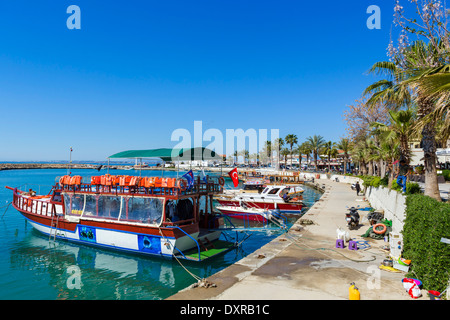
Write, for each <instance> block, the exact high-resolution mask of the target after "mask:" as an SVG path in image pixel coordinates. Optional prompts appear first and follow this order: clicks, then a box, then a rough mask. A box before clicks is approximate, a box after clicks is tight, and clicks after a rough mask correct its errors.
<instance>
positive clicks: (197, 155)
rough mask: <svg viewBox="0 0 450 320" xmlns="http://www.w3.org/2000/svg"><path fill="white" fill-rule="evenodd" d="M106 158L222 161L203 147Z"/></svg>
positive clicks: (149, 150) (158, 150)
mask: <svg viewBox="0 0 450 320" xmlns="http://www.w3.org/2000/svg"><path fill="white" fill-rule="evenodd" d="M108 158H109V159H118V158H127V159H142V158H160V159H161V160H163V161H180V160H184V161H189V160H222V158H221V156H219V155H218V154H216V152H214V151H213V150H211V149H208V148H204V147H199V148H183V149H171V148H161V149H148V150H128V151H122V152H119V153H116V154H113V155H112V156H109V157H108Z"/></svg>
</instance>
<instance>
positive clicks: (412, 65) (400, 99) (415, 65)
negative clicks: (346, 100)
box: [366, 41, 450, 201]
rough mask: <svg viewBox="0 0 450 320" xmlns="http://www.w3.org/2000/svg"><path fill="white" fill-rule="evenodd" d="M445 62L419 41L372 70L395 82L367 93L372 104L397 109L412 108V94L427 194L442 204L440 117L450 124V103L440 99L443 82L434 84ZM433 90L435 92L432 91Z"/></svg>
mask: <svg viewBox="0 0 450 320" xmlns="http://www.w3.org/2000/svg"><path fill="white" fill-rule="evenodd" d="M441 58H442V57H441V56H440V55H439V54H438V53H437V50H436V46H435V45H434V44H431V43H429V44H428V45H427V44H425V43H424V42H423V41H416V42H415V43H414V44H413V45H411V46H409V47H407V48H405V50H403V51H402V53H401V55H400V56H398V57H395V59H394V61H393V62H378V63H376V64H375V65H374V66H373V67H372V69H371V72H376V73H378V74H385V75H388V76H389V77H390V78H391V79H393V80H395V81H392V83H390V84H385V85H384V86H383V85H381V84H380V85H376V84H377V83H375V84H374V85H373V86H372V87H369V88H367V89H366V93H372V97H371V98H370V99H369V101H368V102H370V101H372V102H373V101H377V100H378V101H384V102H385V103H386V104H387V105H388V106H392V105H397V107H398V106H399V105H404V104H406V105H409V102H410V101H411V99H410V98H408V97H407V94H408V93H409V94H410V96H409V97H412V99H413V100H414V101H415V102H416V104H417V122H416V127H415V129H416V131H417V132H420V133H421V136H422V141H421V144H422V149H423V152H424V158H423V159H424V164H425V192H424V194H425V195H427V196H430V197H432V198H434V199H436V200H438V201H441V196H440V192H439V185H438V181H437V169H436V161H437V157H436V119H437V118H438V117H439V116H440V117H444V118H445V119H446V120H448V121H446V122H447V123H450V120H449V119H448V112H447V111H448V102H447V101H445V99H442V96H440V97H439V95H437V96H436V94H437V93H439V92H441V93H442V92H443V91H442V90H440V89H442V87H439V86H438V85H436V83H437V82H439V81H435V82H433V79H434V80H437V79H438V78H439V77H440V76H441V75H442V74H445V73H446V70H448V69H445V64H444V65H443V62H442V61H444V59H441ZM439 68H441V69H439ZM442 68H443V69H442ZM443 71H444V72H443ZM433 76H435V77H433ZM445 78H447V75H445ZM430 80H431V81H430ZM379 82H380V81H379ZM379 82H378V83H379ZM430 83H434V85H436V86H433V85H431V86H430ZM430 87H431V88H434V89H430ZM439 88H440V89H439ZM437 97H439V98H437ZM444 97H445V95H444ZM408 100H409V102H408ZM449 128H450V127H449Z"/></svg>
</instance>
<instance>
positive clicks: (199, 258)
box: [169, 226, 202, 261]
mask: <svg viewBox="0 0 450 320" xmlns="http://www.w3.org/2000/svg"><path fill="white" fill-rule="evenodd" d="M169 228H175V229H178V230H180V231H181V232H183V233H184V234H185V235H187V236H188V237H189V238H191V239H192V241H194V242H195V244H196V245H197V250H198V261H201V260H202V257H201V254H200V252H201V250H200V244H199V243H198V241H197V240H195V239H194V238H193V237H192V236H191V235H190V234H189V233H187V232H186V231H184V230H183V229H182V228H180V227H179V226H171V227H169ZM174 249H175V250H177V251H178V252H179V253H180V254H181V255H182V256H183V258H184V259H187V258H186V256H185V255H184V254H183V252H182V251H181V250H179V249H178V248H177V247H176V246H174Z"/></svg>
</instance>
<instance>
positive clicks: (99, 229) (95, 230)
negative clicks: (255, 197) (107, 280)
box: [16, 208, 221, 258]
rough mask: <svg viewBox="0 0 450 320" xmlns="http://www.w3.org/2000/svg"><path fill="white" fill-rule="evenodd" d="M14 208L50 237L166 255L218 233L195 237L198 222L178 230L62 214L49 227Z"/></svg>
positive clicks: (43, 218)
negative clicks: (74, 218)
mask: <svg viewBox="0 0 450 320" xmlns="http://www.w3.org/2000/svg"><path fill="white" fill-rule="evenodd" d="M16 209H17V210H18V211H19V212H20V213H21V214H22V215H23V216H24V217H25V218H26V219H27V220H28V221H29V222H30V224H31V225H32V226H33V227H34V228H35V229H36V230H38V231H39V232H41V233H43V234H45V235H48V236H49V238H51V239H53V238H55V239H59V240H67V241H71V242H75V243H82V244H86V245H90V246H96V247H102V248H108V249H114V250H119V251H126V252H130V253H137V254H144V255H152V256H162V257H166V258H172V257H173V256H174V255H176V254H179V253H180V252H181V253H182V252H184V251H187V250H190V249H195V248H196V247H197V246H198V240H199V239H200V240H202V239H205V237H207V239H208V240H209V241H211V242H212V241H215V240H217V239H219V237H220V234H221V233H220V232H219V231H216V232H208V233H205V234H203V235H202V236H199V235H200V229H199V228H198V225H192V226H188V227H184V228H183V230H181V228H167V227H165V228H158V227H143V226H131V225H129V226H127V225H120V224H116V223H114V224H113V223H108V222H99V221H90V220H80V221H79V222H70V221H67V220H65V219H63V218H62V217H60V218H59V220H58V227H53V228H52V227H51V225H52V219H51V217H49V216H43V215H40V214H33V213H29V212H27V211H23V210H20V209H18V208H16ZM55 223H56V218H54V220H53V224H55ZM194 239H195V240H194Z"/></svg>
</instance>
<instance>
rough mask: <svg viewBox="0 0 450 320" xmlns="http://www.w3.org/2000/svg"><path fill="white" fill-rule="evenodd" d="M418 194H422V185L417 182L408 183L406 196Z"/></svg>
mask: <svg viewBox="0 0 450 320" xmlns="http://www.w3.org/2000/svg"><path fill="white" fill-rule="evenodd" d="M416 193H422V189H421V188H420V185H419V184H418V183H415V182H407V183H406V194H416Z"/></svg>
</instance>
